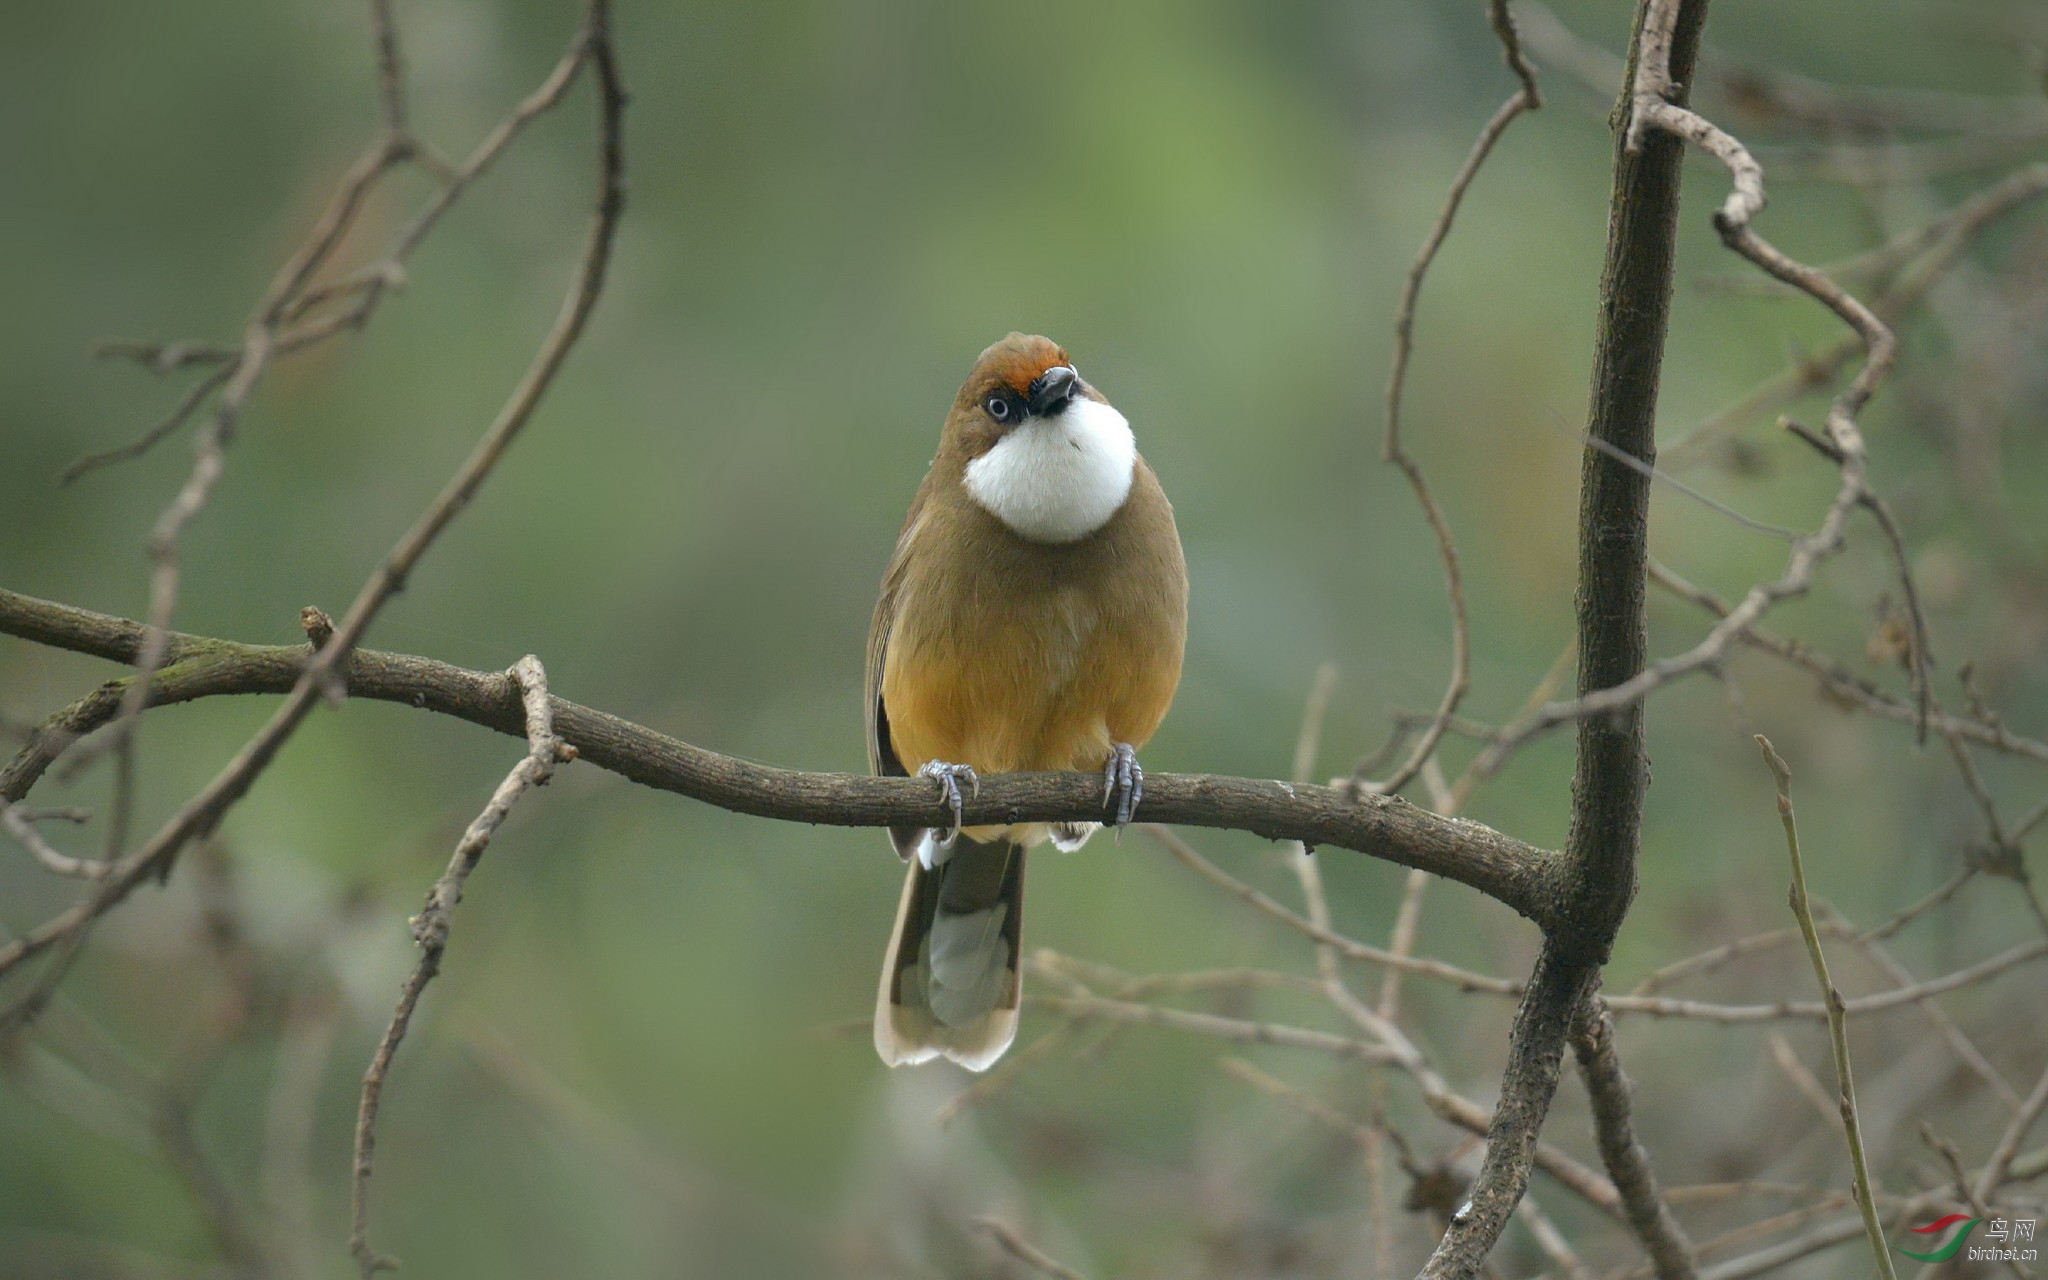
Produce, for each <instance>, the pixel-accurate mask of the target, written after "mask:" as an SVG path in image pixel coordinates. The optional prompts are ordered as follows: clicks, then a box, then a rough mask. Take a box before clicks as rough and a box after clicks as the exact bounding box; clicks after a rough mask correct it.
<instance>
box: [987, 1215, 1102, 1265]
mask: <svg viewBox="0 0 2048 1280" xmlns="http://www.w3.org/2000/svg"><path fill="white" fill-rule="evenodd" d="M974 1227H975V1229H976V1230H977V1231H980V1232H981V1233H982V1234H983V1235H986V1236H987V1237H988V1238H989V1239H991V1240H993V1241H995V1242H996V1244H997V1245H998V1246H999V1247H1000V1248H1001V1249H1002V1251H1003V1252H1004V1253H1007V1254H1009V1255H1010V1256H1011V1257H1013V1258H1015V1259H1016V1260H1017V1261H1019V1262H1021V1263H1023V1264H1024V1265H1025V1266H1027V1267H1030V1268H1031V1269H1032V1270H1034V1271H1036V1272H1038V1273H1039V1274H1040V1275H1046V1276H1051V1277H1052V1278H1053V1280H1087V1277H1085V1276H1083V1275H1082V1274H1081V1273H1080V1272H1078V1271H1076V1270H1074V1269H1073V1268H1072V1267H1070V1266H1068V1265H1066V1264H1065V1263H1063V1262H1061V1261H1059V1260H1058V1259H1056V1258H1053V1257H1051V1256H1050V1255H1048V1254H1047V1253H1046V1252H1045V1251H1044V1250H1043V1249H1040V1248H1039V1247H1038V1246H1036V1245H1034V1244H1032V1243H1031V1242H1030V1241H1029V1240H1026V1239H1025V1238H1024V1237H1023V1236H1022V1235H1019V1234H1018V1232H1017V1229H1016V1228H1015V1227H1012V1226H1010V1225H1009V1224H1008V1223H1006V1222H1003V1221H1002V1220H1001V1219H998V1218H989V1217H981V1218H976V1219H974Z"/></svg>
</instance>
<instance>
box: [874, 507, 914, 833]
mask: <svg viewBox="0 0 2048 1280" xmlns="http://www.w3.org/2000/svg"><path fill="white" fill-rule="evenodd" d="M924 495H925V486H924V485H919V486H918V490H917V497H916V498H914V499H912V500H911V503H910V514H909V515H908V516H906V517H905V518H904V521H903V532H902V533H901V534H900V535H898V536H897V539H896V550H895V552H894V553H893V554H892V555H891V556H890V557H889V568H888V569H887V570H886V571H885V572H884V573H883V574H882V594H881V598H880V599H878V600H876V601H875V616H874V618H873V619H872V620H871V621H870V622H869V623H868V669H867V692H866V696H865V698H864V702H865V703H866V710H867V733H868V772H870V773H875V774H880V775H882V776H883V777H897V778H900V777H904V776H906V775H907V774H908V773H909V772H910V771H909V770H908V769H905V768H904V767H903V762H902V761H901V760H898V759H897V758H896V748H895V745H894V744H893V743H892V742H891V741H890V738H889V708H888V706H887V705H886V704H885V703H884V701H883V698H882V666H883V663H884V662H886V661H887V659H888V655H889V630H890V628H891V627H892V626H893V625H894V624H895V621H896V597H897V593H898V588H899V587H901V585H902V582H903V567H904V561H905V559H906V556H905V552H906V551H907V550H908V549H909V547H910V539H911V535H912V534H914V533H915V532H916V531H917V526H918V518H919V517H920V516H922V515H923V514H924ZM924 834H925V832H924V828H922V827H891V828H889V842H890V843H891V844H893V845H895V846H896V854H897V856H898V857H900V858H906V859H907V858H909V857H910V855H911V854H912V853H914V852H916V850H917V846H918V843H919V842H920V841H922V840H923V839H924Z"/></svg>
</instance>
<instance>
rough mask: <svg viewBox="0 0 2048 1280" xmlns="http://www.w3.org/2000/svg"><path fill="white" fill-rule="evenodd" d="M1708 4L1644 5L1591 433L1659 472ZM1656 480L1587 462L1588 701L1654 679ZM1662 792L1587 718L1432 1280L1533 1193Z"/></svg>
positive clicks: (1610, 242) (1584, 608)
mask: <svg viewBox="0 0 2048 1280" xmlns="http://www.w3.org/2000/svg"><path fill="white" fill-rule="evenodd" d="M1706 17H1707V4H1706V0H1678V2H1676V3H1670V2H1660V0H1643V3H1642V4H1641V5H1640V6H1639V7H1638V10H1637V20H1636V34H1635V40H1634V42H1633V44H1632V46H1631V60H1632V63H1633V66H1632V70H1637V69H1639V70H1637V77H1636V79H1635V80H1634V82H1633V83H1631V84H1629V85H1628V86H1625V88H1624V90H1623V98H1622V100H1621V101H1620V102H1619V103H1617V104H1616V108H1615V113H1616V114H1615V122H1614V123H1615V129H1616V134H1617V139H1616V147H1615V166H1614V193H1613V197H1612V201H1611V203H1610V206H1609V214H1608V228H1607V261H1606V266H1605V268H1604V270H1603V272H1602V275H1601V281H1600V322H1599V337H1598V339H1597V341H1596V344H1595V348H1594V356H1593V394H1592V404H1591V406H1590V412H1589V421H1588V424H1587V431H1586V435H1587V437H1588V438H1589V440H1593V441H1599V442H1601V443H1603V444H1605V445H1606V446H1608V449H1609V450H1612V451H1618V452H1620V453H1623V454H1626V455H1628V456H1630V457H1633V458H1636V459H1638V460H1639V461H1641V462H1643V463H1645V464H1654V462H1655V459H1656V448H1655V445H1654V436H1655V428H1656V414H1657V385H1658V374H1659V371H1660V369H1661V367H1662V365H1663V359H1664V337H1665V330H1666V328H1667V326H1668V323H1669V319H1670V312H1671V281H1672V268H1673V260H1674V256H1675V252H1676V245H1677V238H1678V177H1679V166H1680V162H1681V160H1682V159H1683V155H1684V148H1683V146H1682V144H1681V143H1680V142H1679V141H1678V140H1677V139H1676V138H1673V137H1671V136H1669V135H1667V134H1665V133H1663V132H1662V131H1658V130H1651V131H1648V132H1647V133H1646V132H1645V131H1644V129H1643V127H1642V121H1641V119H1640V116H1641V114H1642V111H1643V107H1644V101H1645V98H1646V97H1648V98H1651V99H1653V100H1655V101H1658V102H1662V101H1664V100H1665V99H1666V98H1667V97H1668V98H1669V99H1670V100H1672V101H1676V102H1680V103H1682V102H1684V101H1685V95H1686V90H1687V86H1688V85H1689V84H1690V83H1691V80H1692V71H1693V65H1694V62H1695V60H1696V59H1697V57H1698V54H1699V37H1700V30H1701V28H1702V27H1703V26H1704V25H1705V23H1706ZM1649 499H1650V482H1649V478H1648V477H1647V476H1646V475H1644V474H1643V473H1642V471H1640V470H1638V469H1636V468H1632V467H1629V466H1625V465H1623V464H1622V463H1621V462H1619V461H1617V460H1616V459H1615V458H1614V457H1612V456H1610V453H1609V451H1607V450H1602V449H1600V448H1597V447H1590V448H1588V449H1587V450H1586V454H1585V461H1584V469H1583V479H1582V480H1581V486H1580V496H1579V597H1578V604H1579V623H1578V641H1579V645H1578V648H1579V696H1580V697H1581V698H1585V697H1586V696H1587V695H1589V694H1593V693H1597V692H1599V691H1600V690H1604V689H1609V688H1612V687H1614V686H1616V685H1620V684H1622V683H1624V682H1626V681H1628V680H1629V679H1631V678H1632V677H1634V676H1635V675H1636V674H1637V673H1638V672H1640V671H1641V670H1642V667H1643V661H1644V653H1645V648H1646V644H1647V640H1646V623H1645V618H1644V606H1643V597H1644V590H1645V577H1646V571H1647V570H1646V566H1647V560H1648V540H1649ZM1648 783H1649V769H1648V762H1647V759H1646V757H1645V754H1644V750H1643V718H1642V707H1641V704H1640V703H1639V702H1635V703H1629V704H1626V705H1624V706H1621V707H1618V708H1616V709H1615V710H1614V711H1613V712H1612V713H1611V714H1605V715H1594V716H1588V717H1586V718H1584V719H1581V720H1580V721H1579V742H1578V763H1577V767H1576V771H1575V772H1574V774H1573V778H1572V816H1571V827H1570V833H1569V835H1568V837H1567V841H1566V846H1565V864H1566V874H1567V876H1568V877H1569V878H1570V882H1571V883H1570V886H1569V888H1568V890H1567V894H1568V900H1569V903H1570V905H1569V907H1568V909H1567V910H1566V911H1565V913H1564V915H1563V917H1562V918H1561V919H1560V920H1559V921H1558V928H1557V929H1555V930H1546V932H1545V935H1544V943H1543V952H1542V954H1541V955H1540V956H1539V957H1538V959H1537V963H1536V969H1535V972H1534V973H1533V974H1531V975H1530V980H1529V989H1528V991H1527V992H1526V993H1524V995H1523V997H1522V1004H1521V1007H1520V1008H1519V1009H1518V1010H1517V1012H1516V1015H1515V1022H1514V1026H1513V1029H1512V1031H1511V1032H1510V1036H1509V1041H1508V1064H1507V1070H1506V1072H1505V1074H1504V1075H1503V1076H1502V1079H1501V1097H1500V1103H1499V1105H1498V1106H1497V1107H1496V1109H1495V1111H1494V1120H1493V1127H1492V1129H1491V1130H1490V1131H1489V1133H1488V1135H1487V1147H1486V1158H1485V1160H1484V1162H1483V1163H1482V1164H1481V1165H1480V1168H1479V1176H1478V1178H1477V1179H1476V1180H1475V1182H1474V1183H1473V1187H1472V1196H1471V1199H1470V1200H1469V1201H1468V1202H1467V1203H1466V1204H1465V1205H1464V1206H1463V1208H1461V1209H1460V1211H1459V1212H1458V1214H1457V1215H1456V1216H1455V1217H1454V1218H1453V1219H1452V1221H1451V1225H1450V1229H1449V1230H1447V1231H1446V1232H1445V1233H1444V1237H1443V1239H1442V1241H1441V1242H1439V1243H1438V1245H1437V1248H1436V1252H1435V1253H1433V1254H1432V1255H1431V1256H1430V1259H1429V1262H1428V1264H1427V1265H1426V1266H1425V1267H1424V1268H1423V1272H1422V1274H1423V1275H1424V1276H1425V1277H1429V1278H1430V1280H1448V1278H1449V1277H1458V1278H1459V1280H1464V1277H1468V1276H1471V1275H1473V1274H1475V1273H1476V1272H1477V1271H1478V1269H1479V1266H1480V1264H1481V1263H1482V1262H1483V1261H1484V1260H1485V1258H1486V1255H1487V1254H1488V1253H1489V1252H1490V1251H1491V1250H1492V1248H1493V1245H1494V1242H1495V1241H1496V1240H1498V1239H1499V1238H1500V1233H1501V1230H1502V1228H1503V1227H1505V1226H1506V1225H1507V1220H1508V1217H1509V1215H1510V1214H1512V1213H1513V1212H1514V1208H1515V1205H1516V1204H1517V1203H1518V1202H1519V1201H1520V1200H1521V1198H1522V1192H1523V1191H1524V1190H1525V1189H1526V1188H1527V1187H1528V1184H1529V1163H1530V1158H1531V1154H1532V1153H1533V1151H1534V1149H1535V1145H1536V1135H1537V1133H1538V1131H1539V1130H1540V1129H1541V1128H1542V1125H1543V1120H1544V1117H1545V1115H1547V1114H1548V1112H1549V1110H1550V1101H1551V1098H1552V1097H1553V1096H1554V1094H1555V1093H1556V1090H1557V1073H1558V1068H1559V1066H1560V1064H1561V1063H1562V1061H1563V1057H1564V1042H1565V1038H1566V1036H1567V1035H1568V1033H1569V1032H1570V1029H1571V1027H1572V1025H1573V1023H1574V1021H1575V1020H1576V1019H1577V1018H1578V1017H1579V1016H1580V1012H1581V1007H1582V1005H1583V1004H1584V1002H1585V1000H1586V998H1587V997H1588V996H1590V995H1591V994H1592V993H1593V991H1594V990H1595V989H1596V987H1597V985H1598V983H1599V978H1600V969H1601V966H1603V965H1604V964H1605V963H1606V962H1607V956H1608V951H1609V948H1610V947H1611V946H1612V945H1613V941H1614V935H1615V933H1616V931H1617V930H1618V929H1619V928H1620V927H1621V921H1622V918H1623V916H1625V915H1626V914H1627V912H1628V907H1629V903H1630V902H1631V901H1633V899H1634V897H1635V887H1636V849H1637V844H1638V841H1639V839H1640V836H1641V828H1642V808H1643V792H1644V790H1645V788H1646V787H1647V786H1648Z"/></svg>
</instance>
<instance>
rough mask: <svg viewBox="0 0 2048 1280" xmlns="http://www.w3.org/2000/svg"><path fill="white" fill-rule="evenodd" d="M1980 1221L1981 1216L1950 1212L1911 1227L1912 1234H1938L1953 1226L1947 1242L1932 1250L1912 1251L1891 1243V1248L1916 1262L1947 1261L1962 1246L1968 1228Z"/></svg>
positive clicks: (1968, 1231)
mask: <svg viewBox="0 0 2048 1280" xmlns="http://www.w3.org/2000/svg"><path fill="white" fill-rule="evenodd" d="M1982 1221H1983V1219H1982V1218H1972V1217H1970V1216H1968V1215H1967V1214H1961V1213H1952V1214H1950V1215H1948V1216H1947V1217H1946V1218H1937V1219H1935V1220H1934V1221H1933V1222H1930V1223H1928V1224H1927V1225H1926V1226H1924V1227H1914V1228H1913V1229H1912V1230H1913V1234H1914V1235H1916V1236H1939V1235H1941V1234H1942V1233H1943V1232H1945V1231H1949V1230H1950V1229H1951V1228H1953V1230H1954V1233H1953V1234H1952V1235H1950V1236H1949V1238H1948V1243H1947V1244H1945V1245H1943V1246H1941V1247H1940V1248H1939V1249H1936V1250H1935V1251H1934V1252H1932V1253H1914V1252H1913V1251H1912V1250H1911V1249H1904V1248H1900V1247H1899V1246H1898V1245H1893V1246H1892V1248H1894V1249H1898V1250H1899V1252H1900V1253H1903V1254H1905V1255H1906V1256H1907V1257H1909V1258H1912V1259H1914V1260H1915V1261H1918V1262H1947V1261H1948V1260H1949V1259H1950V1258H1953V1257H1955V1256H1956V1250H1958V1249H1960V1248H1962V1247H1963V1240H1964V1238H1965V1237H1967V1236H1968V1235H1969V1234H1970V1228H1971V1227H1974V1226H1976V1225H1977V1224H1978V1223H1980V1222H1982Z"/></svg>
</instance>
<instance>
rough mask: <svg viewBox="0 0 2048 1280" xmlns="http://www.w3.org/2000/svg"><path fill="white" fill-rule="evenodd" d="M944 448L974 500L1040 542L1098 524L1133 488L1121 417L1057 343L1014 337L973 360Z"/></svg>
mask: <svg viewBox="0 0 2048 1280" xmlns="http://www.w3.org/2000/svg"><path fill="white" fill-rule="evenodd" d="M941 449H942V450H945V449H953V450H957V451H958V453H957V454H956V455H955V456H956V457H959V458H960V460H961V464H963V465H964V475H963V477H962V478H963V481H964V483H965V486H966V489H967V492H968V494H969V496H971V497H972V498H973V499H974V501H975V502H977V503H978V504H980V505H981V506H982V507H983V508H984V509H986V510H987V511H989V512H990V513H992V514H994V515H995V516H997V517H998V518H999V519H1001V520H1002V522H1003V523H1004V524H1006V525H1008V526H1009V527H1010V529H1011V530H1012V531H1013V532H1015V533H1017V534H1019V535H1021V536H1023V537H1025V538H1028V539H1030V540H1031V541H1034V542H1055V543H1057V542H1071V541H1073V540H1075V539H1077V538H1081V537H1084V536H1086V535H1087V534H1089V533H1092V532H1093V531H1094V530H1096V529H1098V528H1100V527H1101V526H1102V524H1103V523H1104V522H1105V521H1107V520H1108V519H1109V517H1110V516H1112V515H1114V514H1115V513H1116V511H1117V509H1118V508H1119V507H1120V506H1122V505H1123V501H1124V498H1125V497H1126V496H1128V494H1129V493H1130V488H1131V475H1132V468H1133V466H1134V465H1135V463H1136V460H1137V446H1136V444H1135V442H1134V441H1133V440H1132V438H1131V427H1130V424H1129V423H1128V422H1126V421H1125V420H1124V416H1123V415H1122V414H1121V413H1118V412H1117V411H1116V410H1115V409H1114V408H1113V407H1111V405H1110V403H1109V401H1107V400H1105V399H1104V398H1103V397H1102V393H1100V392H1098V391H1097V390H1096V389H1095V388H1094V387H1091V386H1089V385H1088V384H1087V383H1086V382H1085V381H1083V380H1082V378H1081V375H1080V374H1079V373H1078V372H1076V371H1075V369H1074V363H1073V361H1072V360H1069V359H1068V358H1067V353H1066V351H1065V350H1063V349H1062V348H1061V347H1060V345H1059V344H1058V343H1056V342H1053V341H1051V340H1050V339H1048V338H1041V337H1037V336H1036V335H1032V334H1024V333H1013V334H1011V335H1009V336H1008V337H1006V338H1004V339H1003V340H1002V341H1000V342H997V343H995V344H994V345H993V346H991V347H989V348H988V350H986V351H984V352H982V353H981V356H980V357H979V358H978V359H977V360H975V362H974V369H973V371H972V372H971V373H969V374H968V375H967V381H966V382H964V383H962V384H961V386H960V394H959V395H958V396H956V397H954V400H953V412H952V413H951V414H950V415H949V416H948V417H947V419H946V439H945V441H944V442H942V444H941Z"/></svg>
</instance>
